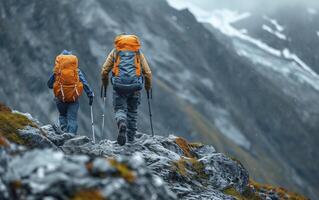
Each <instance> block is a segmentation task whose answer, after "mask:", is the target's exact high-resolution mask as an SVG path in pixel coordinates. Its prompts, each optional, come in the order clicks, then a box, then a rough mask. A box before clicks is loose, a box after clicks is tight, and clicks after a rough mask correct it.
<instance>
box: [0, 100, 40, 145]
mask: <svg viewBox="0 0 319 200" xmlns="http://www.w3.org/2000/svg"><path fill="white" fill-rule="evenodd" d="M26 126H32V127H36V125H35V124H34V123H33V122H32V121H30V120H29V119H28V118H27V117H26V116H24V115H21V114H18V113H12V112H11V109H10V108H8V107H6V106H4V105H3V104H0V136H2V137H5V138H6V139H7V140H9V141H11V142H14V143H17V144H21V145H28V142H27V141H25V140H24V139H23V138H22V137H21V136H20V135H19V130H21V129H23V128H24V127H26Z"/></svg>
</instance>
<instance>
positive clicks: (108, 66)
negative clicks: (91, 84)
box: [101, 49, 152, 90]
mask: <svg viewBox="0 0 319 200" xmlns="http://www.w3.org/2000/svg"><path fill="white" fill-rule="evenodd" d="M114 51H115V49H113V50H112V51H111V52H110V53H109V55H108V56H107V58H106V60H105V62H104V64H103V67H102V71H101V75H102V82H103V83H104V86H105V87H107V84H108V77H109V73H110V71H111V70H112V69H113V67H114V62H113V61H114ZM141 68H142V74H143V76H144V79H145V89H146V90H150V89H151V88H152V72H151V69H150V67H149V65H148V63H147V61H146V58H145V56H144V54H142V53H141Z"/></svg>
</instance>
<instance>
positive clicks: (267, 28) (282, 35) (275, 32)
mask: <svg viewBox="0 0 319 200" xmlns="http://www.w3.org/2000/svg"><path fill="white" fill-rule="evenodd" d="M262 29H263V30H265V31H267V32H269V33H271V34H273V35H275V36H276V37H278V38H279V39H281V40H287V36H285V35H284V34H282V33H280V32H278V31H275V30H273V29H272V28H270V27H269V26H267V25H265V24H263V26H262Z"/></svg>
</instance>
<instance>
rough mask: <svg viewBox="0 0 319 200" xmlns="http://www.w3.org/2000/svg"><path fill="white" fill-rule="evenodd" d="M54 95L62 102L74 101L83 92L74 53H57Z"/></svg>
mask: <svg viewBox="0 0 319 200" xmlns="http://www.w3.org/2000/svg"><path fill="white" fill-rule="evenodd" d="M54 76H55V82H54V84H53V92H54V95H55V96H56V97H57V98H58V99H59V100H61V101H62V102H66V103H71V102H75V101H76V100H77V99H78V98H79V97H80V96H81V94H82V92H83V84H82V82H81V81H80V78H79V72H78V58H77V57H76V56H74V55H58V56H57V57H56V59H55V66H54Z"/></svg>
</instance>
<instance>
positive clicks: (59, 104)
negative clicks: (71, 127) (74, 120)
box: [55, 99, 68, 131]
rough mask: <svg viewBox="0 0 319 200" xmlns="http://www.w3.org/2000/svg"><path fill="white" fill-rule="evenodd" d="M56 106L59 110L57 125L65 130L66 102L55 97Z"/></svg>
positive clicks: (66, 123)
mask: <svg viewBox="0 0 319 200" xmlns="http://www.w3.org/2000/svg"><path fill="white" fill-rule="evenodd" d="M55 103H56V106H57V108H58V111H59V125H60V128H61V130H62V131H67V126H68V121H67V108H68V107H67V104H66V103H63V102H62V101H60V100H59V99H55Z"/></svg>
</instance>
